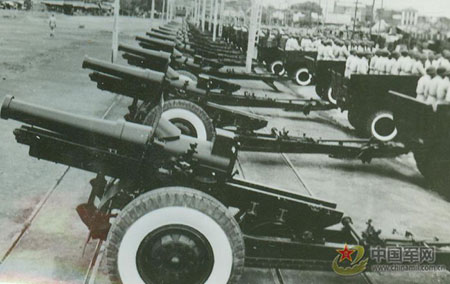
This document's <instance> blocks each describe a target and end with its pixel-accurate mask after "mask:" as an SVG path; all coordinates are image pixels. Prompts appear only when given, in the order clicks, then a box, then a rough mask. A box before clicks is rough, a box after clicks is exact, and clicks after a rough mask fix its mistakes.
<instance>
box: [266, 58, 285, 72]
mask: <svg viewBox="0 0 450 284" xmlns="http://www.w3.org/2000/svg"><path fill="white" fill-rule="evenodd" d="M276 65H281V66H282V67H283V69H282V71H281V72H280V73H278V74H277V73H276V72H275V66H276ZM270 72H272V74H275V75H277V76H283V75H284V73H286V69H284V64H283V61H281V60H276V61H274V62H272V63H271V64H270Z"/></svg>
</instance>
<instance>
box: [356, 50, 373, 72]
mask: <svg viewBox="0 0 450 284" xmlns="http://www.w3.org/2000/svg"><path fill="white" fill-rule="evenodd" d="M357 55H358V58H360V60H359V61H358V66H357V69H356V73H357V74H367V73H368V72H369V59H368V57H369V56H370V53H369V52H358V53H357Z"/></svg>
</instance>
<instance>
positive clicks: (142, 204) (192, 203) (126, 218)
mask: <svg viewBox="0 0 450 284" xmlns="http://www.w3.org/2000/svg"><path fill="white" fill-rule="evenodd" d="M171 207H172V208H173V207H176V208H188V209H193V210H195V211H196V212H200V213H201V214H202V216H203V215H206V216H207V217H209V218H210V219H212V220H213V221H214V222H215V223H216V224H217V225H219V226H220V228H221V229H222V230H223V233H224V234H225V235H226V237H227V239H228V244H229V245H230V247H231V251H232V267H231V275H230V277H229V280H228V283H238V282H239V279H240V277H241V275H242V273H243V270H244V259H245V244H244V238H243V234H242V232H241V230H240V227H239V225H238V223H237V222H236V220H235V219H234V217H233V215H232V214H231V213H230V211H228V210H227V208H226V207H225V206H224V205H223V204H222V203H220V202H219V201H218V200H216V199H215V198H213V197H212V196H210V195H208V194H205V193H203V192H200V191H198V190H194V189H191V188H186V187H166V188H160V189H155V190H152V191H150V192H147V193H145V194H142V195H141V196H139V197H138V198H136V199H134V200H133V201H131V202H130V203H129V204H128V205H127V206H125V208H124V209H123V210H122V211H121V212H120V214H119V215H118V216H117V217H116V219H115V221H114V223H113V224H112V227H111V230H110V231H109V234H108V240H107V244H106V266H107V269H108V274H109V277H110V280H111V282H112V283H122V281H121V278H120V272H119V267H118V265H119V261H118V258H119V252H120V247H121V245H122V240H123V239H124V237H125V235H126V233H127V231H128V230H129V229H130V228H131V227H132V225H133V224H135V222H136V221H137V220H139V219H140V218H141V217H143V216H145V215H147V214H150V213H154V212H156V211H157V210H160V209H167V208H169V210H170V208H171ZM210 219H208V220H210ZM171 222H172V224H173V222H174V221H171ZM148 233H150V232H148ZM209 241H211V240H209ZM213 249H214V248H213ZM125 253H126V252H125ZM123 284H128V283H123Z"/></svg>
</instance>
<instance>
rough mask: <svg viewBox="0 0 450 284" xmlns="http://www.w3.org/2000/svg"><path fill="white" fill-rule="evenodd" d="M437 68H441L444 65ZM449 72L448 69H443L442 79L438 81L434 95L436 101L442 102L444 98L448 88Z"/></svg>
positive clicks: (449, 83)
mask: <svg viewBox="0 0 450 284" xmlns="http://www.w3.org/2000/svg"><path fill="white" fill-rule="evenodd" d="M439 68H442V69H443V68H444V67H439ZM449 74H450V69H445V71H444V74H443V78H442V81H441V82H440V83H439V85H438V87H437V96H436V101H437V103H442V102H444V101H445V99H446V96H447V92H448V89H449V88H450V80H449V78H448V76H449Z"/></svg>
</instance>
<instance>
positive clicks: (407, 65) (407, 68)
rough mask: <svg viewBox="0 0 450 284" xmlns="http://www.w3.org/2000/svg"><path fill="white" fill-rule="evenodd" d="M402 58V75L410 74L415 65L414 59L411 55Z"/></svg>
mask: <svg viewBox="0 0 450 284" xmlns="http://www.w3.org/2000/svg"><path fill="white" fill-rule="evenodd" d="M400 59H401V60H400ZM400 59H399V61H400V75H410V74H411V71H412V67H413V61H412V59H411V57H409V56H406V57H400Z"/></svg>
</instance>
